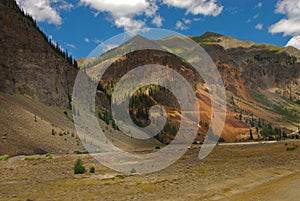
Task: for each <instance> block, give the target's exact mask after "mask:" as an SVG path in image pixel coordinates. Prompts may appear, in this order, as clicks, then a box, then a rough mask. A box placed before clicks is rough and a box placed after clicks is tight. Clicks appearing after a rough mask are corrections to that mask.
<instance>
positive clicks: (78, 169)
mask: <svg viewBox="0 0 300 201" xmlns="http://www.w3.org/2000/svg"><path fill="white" fill-rule="evenodd" d="M84 172H85V168H84V166H83V165H82V160H81V159H80V158H78V159H77V160H76V162H75V164H74V174H83V173H84Z"/></svg>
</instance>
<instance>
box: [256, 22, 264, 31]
mask: <svg viewBox="0 0 300 201" xmlns="http://www.w3.org/2000/svg"><path fill="white" fill-rule="evenodd" d="M263 28H264V25H263V24H262V23H258V24H257V25H256V26H255V29H257V30H263Z"/></svg>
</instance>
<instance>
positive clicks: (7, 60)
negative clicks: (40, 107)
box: [0, 0, 77, 108]
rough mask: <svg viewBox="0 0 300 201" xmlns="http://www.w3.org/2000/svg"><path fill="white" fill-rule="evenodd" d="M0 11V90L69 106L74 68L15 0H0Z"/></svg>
mask: <svg viewBox="0 0 300 201" xmlns="http://www.w3.org/2000/svg"><path fill="white" fill-rule="evenodd" d="M0 11H1V12H0V27H1V32H0V79H1V85H0V91H2V92H5V93H10V94H14V93H19V94H23V95H28V96H30V97H34V98H36V99H38V100H39V101H41V102H43V103H46V104H48V105H55V106H61V107H65V108H66V107H70V101H71V93H72V87H73V83H74V80H75V76H76V72H77V70H76V69H75V68H74V67H72V66H71V65H70V64H69V63H68V62H67V60H66V59H65V58H63V57H62V56H61V55H59V53H58V52H57V51H55V50H54V48H53V46H51V45H50V44H49V42H48V39H47V37H46V36H45V35H44V34H43V33H42V32H41V31H40V30H39V29H38V27H37V25H36V23H35V22H34V21H33V20H32V18H31V17H30V16H27V15H25V14H24V13H23V12H22V11H21V10H20V8H19V7H18V5H17V4H16V2H15V1H12V0H1V2H0Z"/></svg>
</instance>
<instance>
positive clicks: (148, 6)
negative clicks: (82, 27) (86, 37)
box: [80, 0, 158, 31]
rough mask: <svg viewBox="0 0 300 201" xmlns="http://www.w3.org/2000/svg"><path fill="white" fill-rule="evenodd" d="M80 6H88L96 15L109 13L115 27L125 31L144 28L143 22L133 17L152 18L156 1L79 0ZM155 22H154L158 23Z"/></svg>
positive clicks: (156, 7) (155, 8) (156, 8)
mask: <svg viewBox="0 0 300 201" xmlns="http://www.w3.org/2000/svg"><path fill="white" fill-rule="evenodd" d="M80 4H81V5H84V6H89V7H90V8H92V9H95V10H96V11H97V12H98V13H99V12H107V13H109V14H110V15H111V17H112V21H113V22H114V24H115V25H116V27H118V28H123V29H124V30H125V31H132V30H135V29H140V28H144V27H145V22H144V21H141V20H136V19H134V17H135V16H139V15H142V14H145V15H146V16H147V17H153V16H155V14H156V12H157V10H158V6H157V5H156V0H127V1H124V0H80ZM154 18H155V17H154ZM157 20H158V19H156V21H155V22H158V21H157Z"/></svg>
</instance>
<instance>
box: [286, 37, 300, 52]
mask: <svg viewBox="0 0 300 201" xmlns="http://www.w3.org/2000/svg"><path fill="white" fill-rule="evenodd" d="M287 46H293V47H295V48H297V49H298V50H300V35H297V36H294V37H293V38H291V40H290V41H289V42H288V43H287V44H286V47H287Z"/></svg>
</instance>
